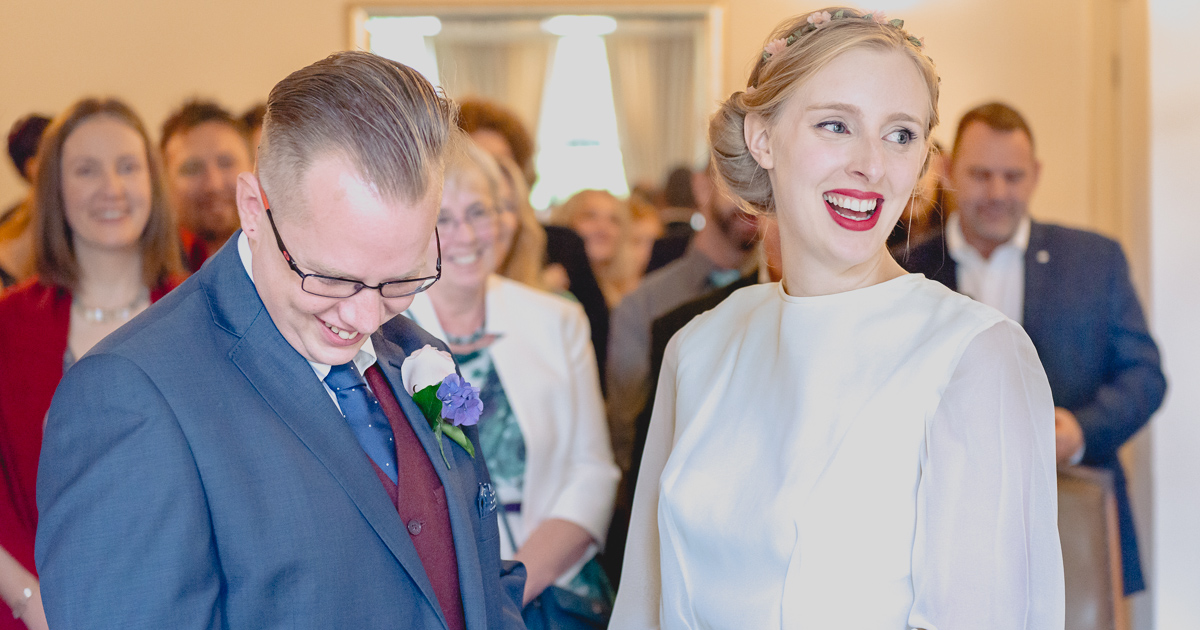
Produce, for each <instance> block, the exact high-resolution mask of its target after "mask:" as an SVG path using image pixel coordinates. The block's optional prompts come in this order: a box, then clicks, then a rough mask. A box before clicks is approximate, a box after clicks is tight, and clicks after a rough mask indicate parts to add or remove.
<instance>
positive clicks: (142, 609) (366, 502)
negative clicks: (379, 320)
mask: <svg viewBox="0 0 1200 630" xmlns="http://www.w3.org/2000/svg"><path fill="white" fill-rule="evenodd" d="M372 339H373V343H374V344H375V350H376V353H377V356H378V359H379V360H378V366H379V368H380V370H381V371H382V372H383V374H384V375H385V376H386V377H387V379H388V381H390V382H391V384H392V388H393V393H394V394H395V396H396V399H397V400H398V401H399V402H400V405H401V407H402V408H403V409H404V412H405V414H406V415H407V416H408V418H409V421H410V423H411V424H412V426H413V429H414V431H415V432H416V434H417V436H418V438H419V439H420V440H421V442H422V445H423V446H424V447H425V451H426V453H427V455H428V456H429V458H430V459H431V460H432V461H433V462H434V468H435V469H436V470H437V472H438V475H439V477H440V478H441V482H442V484H443V486H444V489H445V493H446V499H447V502H448V510H449V514H450V523H451V528H452V530H453V533H454V547H455V553H456V554H457V559H458V574H459V581H460V587H461V592H462V605H463V610H464V613H465V617H466V624H467V627H468V628H473V629H478V630H483V629H484V628H523V627H524V624H523V622H522V621H521V612H520V601H521V591H522V589H523V583H524V570H523V568H517V569H515V571H513V572H511V573H507V574H506V573H505V571H504V570H503V569H502V567H501V561H500V551H499V530H498V529H497V525H496V516H495V513H494V511H491V510H494V502H492V505H491V506H489V505H487V502H484V501H478V497H479V496H480V489H481V485H482V484H485V483H490V480H489V477H488V472H487V468H486V466H485V465H484V462H483V458H482V457H477V458H474V459H472V458H471V457H469V456H468V455H467V454H466V453H465V452H464V451H463V449H461V448H459V447H457V446H455V445H453V444H450V445H448V446H447V448H446V455H447V457H449V458H450V463H451V464H452V466H453V469H451V470H447V468H446V466H445V464H443V463H442V460H441V456H440V455H439V454H438V447H437V444H436V443H435V441H434V437H433V434H432V431H431V430H430V428H429V425H428V424H427V422H426V421H425V419H424V417H423V416H422V415H421V412H420V411H419V410H418V409H417V407H416V405H415V404H414V403H413V401H412V399H411V398H410V397H409V396H408V395H407V394H406V393H405V391H404V388H403V386H400V383H401V382H402V381H401V377H400V365H401V363H402V362H403V360H404V358H405V356H407V354H408V353H410V352H412V351H413V350H416V349H418V348H420V347H422V346H423V345H425V344H433V345H435V346H440V344H439V343H438V342H437V341H436V340H435V339H434V338H433V337H431V336H429V335H428V334H427V333H425V332H424V331H422V330H421V329H420V328H418V327H417V326H416V325H415V324H412V323H411V322H409V321H408V320H407V319H404V318H397V319H395V320H393V321H392V322H390V323H389V324H387V325H385V326H384V327H383V329H382V330H381V331H380V332H378V333H376V334H375V335H374V336H373V337H372ZM466 433H467V435H468V436H469V437H470V439H471V440H472V441H473V442H474V443H475V450H476V451H477V452H478V451H479V444H478V433H477V431H476V430H475V429H474V427H471V428H468V429H467V431H466ZM44 444H45V446H44V448H43V451H42V461H41V467H40V469H39V473H38V474H39V479H38V507H39V508H40V509H41V520H40V522H39V526H38V537H37V546H36V558H37V563H38V568H39V569H40V571H41V579H42V582H41V584H42V598H43V600H44V602H45V606H46V613H47V617H48V619H49V621H50V625H51V627H62V628H93V627H94V628H176V629H183V628H289V629H292V628H321V629H325V628H434V629H439V628H444V627H446V626H445V620H444V618H443V615H442V612H441V609H440V607H439V606H438V605H437V603H436V600H435V596H434V594H433V589H432V586H431V585H430V582H429V579H428V577H427V576H426V574H425V571H424V568H423V566H422V564H421V559H420V557H419V556H418V555H417V552H416V549H415V548H414V546H413V544H412V541H411V539H410V534H409V533H408V531H407V530H406V528H405V527H404V525H403V524H402V523H401V521H400V517H399V515H398V514H397V511H396V509H395V507H394V506H393V504H392V503H391V500H390V499H389V498H388V495H387V494H386V492H385V490H384V488H383V486H382V484H381V483H380V481H379V478H378V477H377V476H376V474H375V471H374V469H373V468H372V464H371V461H370V459H369V458H368V457H367V456H366V455H365V454H364V453H363V451H362V448H361V447H360V446H359V444H358V442H357V440H356V439H355V437H354V434H353V432H352V431H351V430H350V428H349V426H348V425H347V424H346V422H345V421H344V420H343V418H342V416H341V414H340V413H339V412H338V410H337V408H336V406H335V405H334V403H333V401H332V400H331V399H330V397H329V395H328V394H327V392H326V391H325V389H324V387H323V386H322V385H321V382H320V381H319V380H318V379H317V376H316V375H315V374H314V373H313V370H312V368H311V367H310V366H309V364H308V362H307V361H305V359H304V357H303V356H301V355H300V354H299V353H298V352H296V350H295V349H293V348H292V346H291V345H289V344H288V343H287V341H285V340H284V338H283V336H282V335H280V333H279V330H278V329H277V328H276V327H275V324H274V322H273V321H272V320H271V318H270V316H269V314H268V313H267V311H266V309H265V308H264V306H263V303H262V302H261V301H260V299H259V297H258V293H257V292H256V290H255V287H254V285H253V284H252V283H251V282H250V279H249V278H248V277H247V276H246V272H245V270H244V269H243V267H242V263H241V260H240V259H239V257H238V253H237V247H236V240H234V239H231V242H230V244H227V245H226V246H225V247H223V248H222V249H221V251H220V252H218V253H217V254H216V255H215V256H214V257H213V258H211V259H210V260H209V263H208V264H207V265H205V266H204V267H203V268H202V269H201V271H200V272H199V273H197V274H196V275H194V276H192V278H191V279H190V280H188V281H187V282H185V283H184V284H183V285H181V286H180V287H179V288H178V289H176V290H175V292H173V293H172V294H170V295H169V296H167V297H166V298H165V299H163V300H162V301H160V302H159V303H157V304H155V305H154V306H153V307H151V308H150V309H148V310H147V311H146V312H145V313H143V314H142V315H141V316H139V317H137V318H136V319H134V320H133V321H132V322H131V323H130V324H128V325H126V326H125V327H123V328H121V329H120V330H118V331H117V332H116V333H114V334H113V335H111V336H109V337H108V338H107V339H105V340H104V341H103V342H101V343H100V344H98V345H97V346H96V348H95V349H94V350H93V351H92V352H90V353H89V354H88V355H87V356H86V357H84V358H83V359H81V360H80V361H79V362H78V363H77V364H76V365H75V366H74V367H73V368H71V370H70V371H68V373H67V375H66V377H65V378H64V379H63V383H62V385H61V387H60V388H59V390H58V392H57V394H56V395H55V397H54V402H53V403H52V406H51V408H50V416H49V422H48V424H47V427H46V436H45V441H44ZM401 500H403V498H401ZM489 507H490V508H491V510H489V509H488V508H489ZM502 576H503V577H502Z"/></svg>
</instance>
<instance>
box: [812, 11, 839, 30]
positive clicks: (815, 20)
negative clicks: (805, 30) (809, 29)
mask: <svg viewBox="0 0 1200 630" xmlns="http://www.w3.org/2000/svg"><path fill="white" fill-rule="evenodd" d="M832 19H833V16H832V15H830V14H829V12H828V11H821V12H820V13H813V14H812V15H809V16H808V23H809V24H812V25H813V26H815V27H817V28H821V26H822V25H823V24H828V23H829V21H830V20H832Z"/></svg>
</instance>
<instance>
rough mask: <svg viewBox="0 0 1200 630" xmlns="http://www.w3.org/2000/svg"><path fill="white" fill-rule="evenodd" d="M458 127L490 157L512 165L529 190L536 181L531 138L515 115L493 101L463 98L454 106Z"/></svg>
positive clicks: (533, 146)
mask: <svg viewBox="0 0 1200 630" xmlns="http://www.w3.org/2000/svg"><path fill="white" fill-rule="evenodd" d="M458 126H459V127H461V128H462V130H463V131H465V132H467V133H468V134H470V135H471V139H472V140H474V141H475V144H477V145H479V147H480V148H482V149H483V150H484V151H485V152H486V153H488V154H489V155H491V156H492V157H496V158H499V157H505V158H508V159H510V160H512V161H513V162H515V163H516V165H517V166H518V167H520V168H521V174H522V175H524V176H525V185H526V186H527V187H530V188H532V187H533V184H534V182H536V181H537V172H536V171H535V170H534V165H533V157H534V149H535V145H534V142H533V136H532V135H530V133H529V130H528V129H527V128H526V127H525V123H523V122H521V119H520V117H518V116H517V113H516V112H514V111H512V110H511V109H509V108H507V107H505V106H504V105H501V104H500V103H497V102H495V101H489V100H487V99H483V98H464V99H461V100H460V101H459V103H458Z"/></svg>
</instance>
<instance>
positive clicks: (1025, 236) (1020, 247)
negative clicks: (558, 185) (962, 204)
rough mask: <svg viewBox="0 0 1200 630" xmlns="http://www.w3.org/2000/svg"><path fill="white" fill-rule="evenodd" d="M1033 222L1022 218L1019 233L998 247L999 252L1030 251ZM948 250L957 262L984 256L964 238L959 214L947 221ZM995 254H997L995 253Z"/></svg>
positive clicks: (952, 215)
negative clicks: (1002, 250) (1004, 249)
mask: <svg viewBox="0 0 1200 630" xmlns="http://www.w3.org/2000/svg"><path fill="white" fill-rule="evenodd" d="M1032 223H1033V221H1032V220H1031V219H1030V218H1029V215H1025V216H1023V217H1021V222H1020V223H1018V224H1017V231H1016V232H1013V235H1012V238H1010V239H1008V241H1007V242H1005V243H1004V244H1002V245H1000V246H999V247H997V248H996V249H997V250H1000V249H1002V248H1008V249H1014V250H1016V251H1017V252H1019V253H1021V254H1024V253H1025V250H1026V249H1029V231H1030V226H1031V225H1032ZM946 249H947V250H949V251H950V257H951V258H953V259H954V260H955V262H960V263H961V262H963V261H964V259H966V257H968V256H972V255H974V256H975V257H977V258H979V259H980V260H982V259H983V256H982V255H981V254H980V253H979V251H978V250H976V249H975V248H974V247H972V246H971V244H970V243H968V242H967V237H966V236H963V231H962V222H961V220H960V219H959V216H958V213H957V212H955V213H954V214H951V215H950V217H949V218H948V219H946ZM993 253H995V252H993Z"/></svg>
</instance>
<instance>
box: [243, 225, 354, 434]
mask: <svg viewBox="0 0 1200 630" xmlns="http://www.w3.org/2000/svg"><path fill="white" fill-rule="evenodd" d="M237 247H238V256H239V257H240V258H241V259H242V267H243V268H245V270H246V275H247V276H249V277H250V283H251V284H253V283H254V270H253V268H252V266H251V264H250V263H251V261H252V260H254V252H252V251H250V240H249V239H247V238H246V233H245V232H242V233H241V234H240V235H239V236H238V242H237ZM306 359H307V357H306ZM308 365H309V367H311V368H312V370H313V372H315V373H316V375H317V378H318V379H319V380H320V381H321V385H322V386H324V387H325V393H326V394H329V398H330V400H332V401H333V404H334V405H337V408H338V411H341V410H342V406H341V405H338V401H337V396H336V395H335V394H334V393H333V390H332V389H329V385H326V384H325V377H326V376H329V370H330V369H332V366H329V365H326V364H324V363H317V362H316V361H309V362H308ZM354 365H355V366H356V367H357V368H358V372H359V374H363V375H365V374H366V373H367V368H369V367H371V366H372V365H375V344H373V343H371V337H370V336H367V340H366V341H364V342H363V345H362V347H361V348H359V349H358V354H356V355H354ZM364 378H365V376H364ZM367 389H368V390H369V389H371V385H370V384H367Z"/></svg>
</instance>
